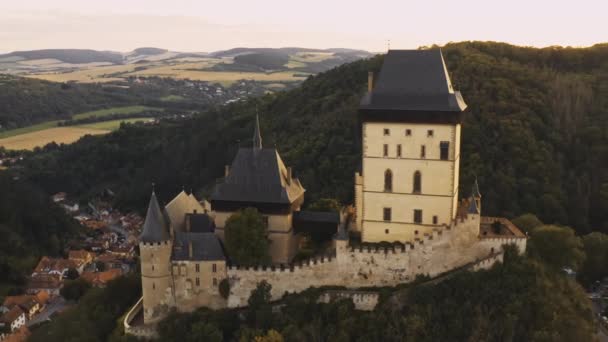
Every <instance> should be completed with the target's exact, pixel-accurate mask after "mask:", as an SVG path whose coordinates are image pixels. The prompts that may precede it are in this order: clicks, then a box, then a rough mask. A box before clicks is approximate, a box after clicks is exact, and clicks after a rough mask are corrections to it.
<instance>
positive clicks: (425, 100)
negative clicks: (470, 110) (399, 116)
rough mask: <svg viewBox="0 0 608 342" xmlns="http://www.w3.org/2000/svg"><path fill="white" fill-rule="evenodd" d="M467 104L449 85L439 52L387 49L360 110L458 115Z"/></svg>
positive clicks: (437, 50) (435, 50)
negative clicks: (380, 67) (377, 74)
mask: <svg viewBox="0 0 608 342" xmlns="http://www.w3.org/2000/svg"><path fill="white" fill-rule="evenodd" d="M466 107H467V105H466V104H465V103H464V100H463V99H462V96H461V95H460V92H458V91H454V90H453V89H452V83H451V82H450V77H449V75H448V71H447V68H446V66H445V63H444V61H443V56H442V55H441V50H440V49H430V50H390V51H389V52H388V53H387V54H386V56H385V57H384V63H383V64H382V69H381V70H380V74H379V76H378V77H377V82H375V84H374V88H373V90H372V92H371V93H368V94H366V95H365V96H364V98H363V99H362V101H361V109H386V110H408V111H439V112H444V111H447V112H461V111H463V110H465V109H466Z"/></svg>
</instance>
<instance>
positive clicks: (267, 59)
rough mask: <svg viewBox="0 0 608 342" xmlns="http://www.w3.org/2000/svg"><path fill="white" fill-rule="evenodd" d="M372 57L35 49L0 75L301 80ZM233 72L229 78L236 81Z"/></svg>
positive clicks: (2, 59)
mask: <svg viewBox="0 0 608 342" xmlns="http://www.w3.org/2000/svg"><path fill="white" fill-rule="evenodd" d="M370 56H372V54H371V53H369V52H367V51H363V50H354V49H342V48H335V49H309V48H298V47H285V48H278V49H275V48H246V47H239V48H234V49H230V50H223V51H216V52H212V53H206V52H179V51H169V50H167V49H162V48H156V47H141V48H137V49H135V50H133V51H130V52H125V53H123V52H108V51H94V50H78V49H57V50H34V51H17V52H11V53H8V54H3V55H0V74H2V73H4V74H14V75H31V76H34V77H37V78H40V79H44V80H49V81H53V82H68V81H75V82H83V83H84V82H114V81H118V80H120V79H121V78H122V79H124V78H125V77H129V76H141V77H150V76H160V77H173V78H181V79H183V78H188V79H193V80H201V81H206V80H207V79H206V77H207V76H208V75H209V74H208V73H207V71H216V72H227V73H228V74H230V73H233V72H239V73H241V72H248V73H264V74H268V73H274V72H279V73H280V72H283V74H282V75H279V76H276V77H274V76H273V77H266V78H271V79H273V80H275V81H283V80H287V81H299V80H301V79H303V78H305V77H307V76H308V75H309V74H315V73H319V72H323V71H326V70H329V69H331V68H334V67H336V66H338V65H340V64H343V63H348V62H352V61H355V60H358V59H362V58H367V57H370ZM193 63H198V64H193ZM134 64H137V70H134V69H135V68H130V66H132V65H134ZM112 66H117V67H116V68H113V67H112ZM118 66H120V67H118ZM197 72H198V73H197ZM294 74H295V75H296V76H293V75H294ZM233 75H234V74H232V75H230V76H229V77H228V78H227V79H228V80H232V81H234V79H233ZM250 79H251V78H250ZM214 80H216V81H222V78H221V77H220V78H218V77H214Z"/></svg>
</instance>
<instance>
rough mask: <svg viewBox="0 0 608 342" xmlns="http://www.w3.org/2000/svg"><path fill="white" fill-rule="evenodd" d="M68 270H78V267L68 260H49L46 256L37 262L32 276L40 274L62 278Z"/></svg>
mask: <svg viewBox="0 0 608 342" xmlns="http://www.w3.org/2000/svg"><path fill="white" fill-rule="evenodd" d="M70 268H73V269H76V270H78V265H77V264H76V263H75V262H74V261H72V260H69V259H61V258H49V257H47V256H43V257H42V259H40V261H39V262H38V265H37V266H36V268H34V272H33V273H32V276H36V275H40V274H54V275H59V276H61V277H62V278H63V277H64V276H65V274H66V272H67V271H68V270H69V269H70ZM81 270H82V268H81Z"/></svg>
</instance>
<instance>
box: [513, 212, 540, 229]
mask: <svg viewBox="0 0 608 342" xmlns="http://www.w3.org/2000/svg"><path fill="white" fill-rule="evenodd" d="M512 222H513V224H515V225H516V226H517V227H518V228H519V229H521V230H522V231H523V232H524V233H530V232H532V230H533V229H534V228H536V227H538V226H542V225H543V223H542V221H541V220H539V219H538V217H536V215H534V214H530V213H528V214H523V215H520V216H518V217H516V218H514V219H513V220H512Z"/></svg>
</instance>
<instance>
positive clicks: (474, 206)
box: [468, 198, 479, 214]
mask: <svg viewBox="0 0 608 342" xmlns="http://www.w3.org/2000/svg"><path fill="white" fill-rule="evenodd" d="M468 212H469V214H479V208H478V207H477V201H476V200H475V199H474V198H471V203H469V211H468Z"/></svg>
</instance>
